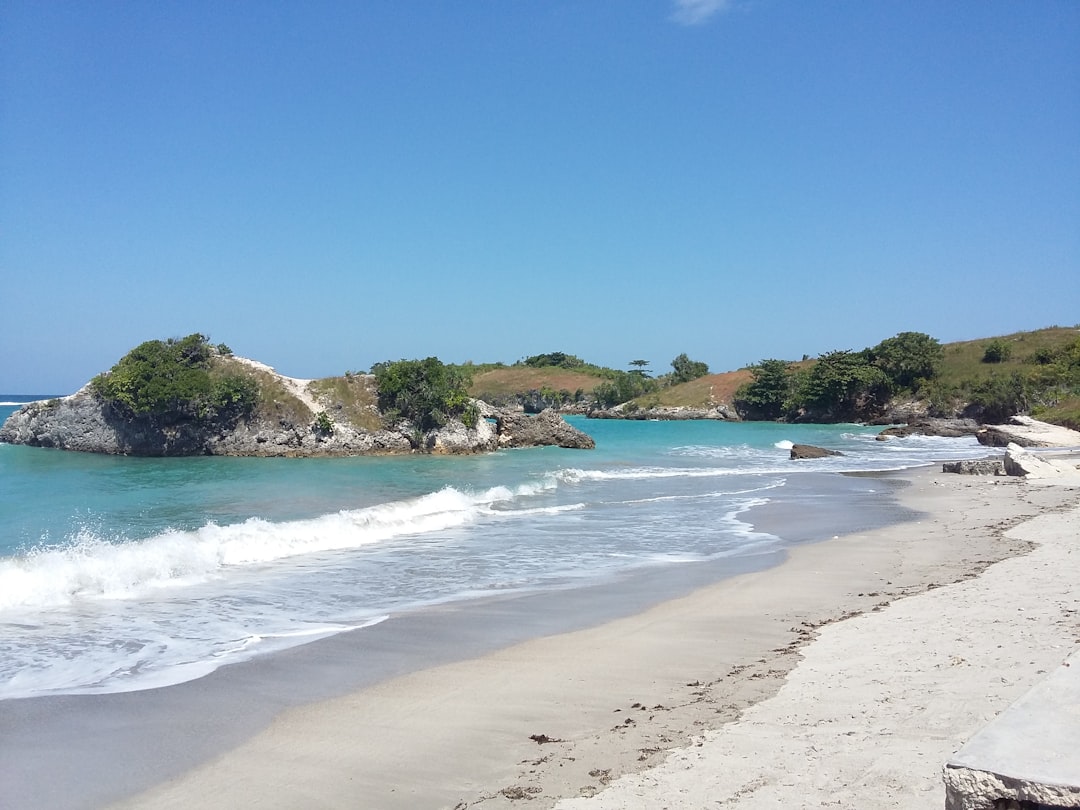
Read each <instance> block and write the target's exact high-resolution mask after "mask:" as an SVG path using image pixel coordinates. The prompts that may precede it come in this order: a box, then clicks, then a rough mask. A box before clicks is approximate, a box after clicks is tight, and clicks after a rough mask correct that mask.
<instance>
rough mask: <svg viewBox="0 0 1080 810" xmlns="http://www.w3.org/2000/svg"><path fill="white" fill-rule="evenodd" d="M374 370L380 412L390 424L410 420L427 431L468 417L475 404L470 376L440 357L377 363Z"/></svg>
mask: <svg viewBox="0 0 1080 810" xmlns="http://www.w3.org/2000/svg"><path fill="white" fill-rule="evenodd" d="M371 371H372V373H373V374H374V375H375V385H376V387H377V388H378V390H379V395H378V396H379V409H380V410H382V412H383V413H384V414H385V415H386V416H387V418H388V419H389V420H390V421H396V420H397V419H399V418H401V419H408V420H409V421H410V422H412V423H413V424H414V425H415V426H416V427H417V428H418V429H419V430H420V431H425V432H426V431H428V430H432V429H433V428H437V427H442V426H443V425H445V424H446V422H447V420H448V419H451V418H453V417H458V418H464V417H465V416H466V414H467V411H468V410H469V406H470V405H472V402H471V400H470V399H469V394H468V390H469V385H470V383H471V380H470V379H469V375H468V373H467V372H465V371H463V370H462V369H461V368H460V367H453V366H447V365H445V364H444V363H443V362H442V361H440V360H439V359H438V358H437V357H429V358H427V359H426V360H398V361H397V362H389V361H388V362H385V363H377V364H376V365H374V366H373V367H372V369H371ZM478 415H479V414H478V413H477V418H478ZM475 424H476V421H475V419H474V421H473V425H474V426H475ZM414 444H415V442H414Z"/></svg>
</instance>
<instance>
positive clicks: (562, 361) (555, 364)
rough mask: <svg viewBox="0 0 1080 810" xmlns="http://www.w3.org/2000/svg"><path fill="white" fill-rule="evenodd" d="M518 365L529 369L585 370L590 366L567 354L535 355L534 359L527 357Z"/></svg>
mask: <svg viewBox="0 0 1080 810" xmlns="http://www.w3.org/2000/svg"><path fill="white" fill-rule="evenodd" d="M517 365H522V366H529V368H547V367H549V366H550V367H552V368H568V369H584V368H586V367H588V364H587V363H586V362H585V361H584V360H582V359H581V358H580V357H574V355H572V354H566V353H565V352H549V353H548V354H534V355H533V356H532V357H526V358H525V359H524V360H522V361H521V362H520V363H518V364H517Z"/></svg>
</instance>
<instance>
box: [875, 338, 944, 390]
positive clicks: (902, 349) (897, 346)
mask: <svg viewBox="0 0 1080 810" xmlns="http://www.w3.org/2000/svg"><path fill="white" fill-rule="evenodd" d="M867 357H868V359H869V360H870V362H871V363H873V364H874V365H875V366H877V367H878V368H880V369H881V370H882V371H883V372H885V375H886V376H887V377H888V378H889V381H890V382H891V383H892V386H893V388H894V389H895V390H900V389H905V390H910V391H918V389H919V386H920V384H921V383H924V382H926V381H928V380H931V379H933V377H934V376H935V375H936V374H937V372H938V369H939V368H941V363H942V360H943V359H944V358H945V349H944V348H943V347H942V345H941V343H939V342H938V341H937V340H936V339H934V338H932V337H930V336H929V335H926V334H923V333H922V332H900V333H899V334H898V335H896V336H895V337H891V338H887V339H885V340H883V341H881V343H879V344H878V345H877V346H874V347H873V348H872V349H867Z"/></svg>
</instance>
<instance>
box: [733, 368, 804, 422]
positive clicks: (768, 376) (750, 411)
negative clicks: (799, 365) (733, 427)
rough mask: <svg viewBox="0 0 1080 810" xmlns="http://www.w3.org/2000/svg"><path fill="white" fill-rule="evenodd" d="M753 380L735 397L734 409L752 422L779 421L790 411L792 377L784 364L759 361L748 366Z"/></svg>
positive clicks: (741, 388)
mask: <svg viewBox="0 0 1080 810" xmlns="http://www.w3.org/2000/svg"><path fill="white" fill-rule="evenodd" d="M750 373H751V374H753V375H754V379H753V380H751V381H750V382H748V383H745V384H744V385H742V386H741V387H740V388H739V390H738V391H737V392H736V393H735V407H736V409H737V410H739V411H740V412H742V413H745V414H746V415H747V416H748V417H749V418H752V419H780V418H781V417H782V416H784V414H785V413H786V412H787V409H788V408H789V407H790V400H791V393H792V387H793V385H794V376H793V374H792V371H791V363H789V362H787V361H786V360H775V359H769V360H762V361H761V362H760V363H757V364H755V365H752V366H750Z"/></svg>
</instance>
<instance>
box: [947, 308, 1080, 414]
mask: <svg viewBox="0 0 1080 810" xmlns="http://www.w3.org/2000/svg"><path fill="white" fill-rule="evenodd" d="M992 347H993V350H995V351H996V352H997V354H998V355H999V356H1000V355H1004V356H1003V358H1002V359H1000V360H999V361H998V362H986V357H987V355H988V352H989V351H991V350H992ZM928 394H929V396H930V398H931V400H932V401H934V402H935V404H937V405H938V406H945V407H948V406H949V405H956V404H962V403H964V402H971V401H979V400H986V399H990V400H999V401H1001V402H1003V404H1004V405H1005V406H1006V408H1008V407H1009V406H1012V410H1013V411H1014V412H1028V413H1030V414H1031V415H1032V416H1035V417H1036V418H1038V419H1042V420H1045V421H1047V422H1053V423H1055V424H1062V425H1067V426H1069V427H1072V428H1080V328H1078V327H1062V326H1051V327H1048V328H1046V329H1038V330H1035V331H1032V332H1015V333H1013V334H1010V335H1000V336H998V337H991V338H982V339H979V340H965V341H959V342H956V343H948V344H946V345H945V357H944V361H943V362H942V365H941V370H940V372H939V373H938V376H937V378H936V379H935V380H934V381H933V382H932V384H931V385H930V386H929V388H928Z"/></svg>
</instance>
